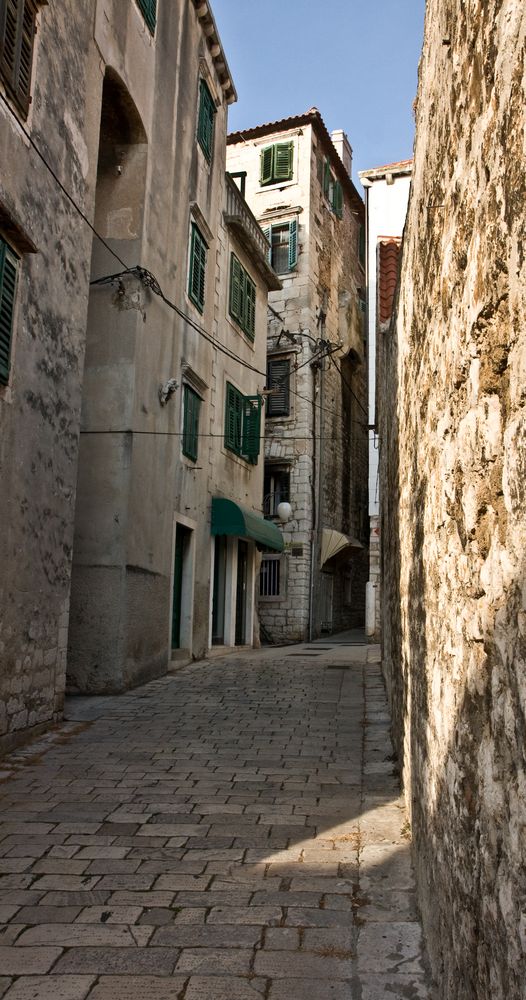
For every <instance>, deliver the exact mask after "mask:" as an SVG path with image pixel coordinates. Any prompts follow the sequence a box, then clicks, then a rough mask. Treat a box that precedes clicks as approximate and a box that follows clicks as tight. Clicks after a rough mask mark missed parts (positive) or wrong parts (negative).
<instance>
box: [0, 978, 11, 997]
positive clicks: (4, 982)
mask: <svg viewBox="0 0 526 1000" xmlns="http://www.w3.org/2000/svg"><path fill="white" fill-rule="evenodd" d="M11 982H12V980H11V979H8V977H7V976H0V997H3V996H4V994H5V993H6V991H7V990H8V989H9V987H10V985H11Z"/></svg>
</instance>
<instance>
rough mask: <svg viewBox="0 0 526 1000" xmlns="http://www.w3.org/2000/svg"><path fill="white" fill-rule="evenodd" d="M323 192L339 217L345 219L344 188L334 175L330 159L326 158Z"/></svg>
mask: <svg viewBox="0 0 526 1000" xmlns="http://www.w3.org/2000/svg"><path fill="white" fill-rule="evenodd" d="M323 193H324V195H325V197H326V199H327V201H328V202H329V205H330V206H331V208H332V211H333V212H334V214H335V215H337V216H338V218H339V219H343V188H342V186H341V184H340V182H339V181H337V180H336V178H335V177H334V175H333V173H332V170H331V163H330V160H329V159H326V160H325V166H324V168H323Z"/></svg>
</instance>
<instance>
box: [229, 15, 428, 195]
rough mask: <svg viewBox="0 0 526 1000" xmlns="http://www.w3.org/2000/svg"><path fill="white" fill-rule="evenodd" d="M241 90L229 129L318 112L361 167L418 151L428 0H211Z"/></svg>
mask: <svg viewBox="0 0 526 1000" xmlns="http://www.w3.org/2000/svg"><path fill="white" fill-rule="evenodd" d="M211 5H212V10H213V12H214V16H215V19H216V22H217V26H218V29H219V33H220V35H221V41H222V43H223V46H224V49H225V52H226V57H227V60H228V63H229V66H230V70H231V73H232V76H233V78H234V83H235V85H236V89H237V93H238V103H237V104H234V105H232V106H231V108H230V110H229V130H230V131H237V130H240V129H241V130H242V129H243V128H248V127H250V126H251V125H259V124H261V123H263V122H268V121H276V120H277V119H279V118H286V117H287V116H289V115H295V114H301V113H302V112H304V111H307V110H308V109H309V108H310V107H312V106H313V105H315V106H316V107H318V108H319V110H320V111H321V114H322V117H323V119H324V121H325V124H326V125H327V128H328V129H329V132H330V131H332V129H335V128H343V129H344V130H345V131H346V132H347V135H348V136H349V140H350V143H351V146H352V147H353V151H354V179H355V182H356V180H357V177H356V174H357V171H358V170H364V169H366V168H370V167H375V166H379V165H380V164H383V163H390V162H392V161H396V160H405V159H407V158H408V157H410V156H412V152H413V128H414V123H413V113H412V103H413V100H414V98H415V95H416V86H417V70H418V60H419V58H420V51H421V48H422V37H423V23H424V9H425V0H322V2H320V0H265V2H258V0H212V4H211Z"/></svg>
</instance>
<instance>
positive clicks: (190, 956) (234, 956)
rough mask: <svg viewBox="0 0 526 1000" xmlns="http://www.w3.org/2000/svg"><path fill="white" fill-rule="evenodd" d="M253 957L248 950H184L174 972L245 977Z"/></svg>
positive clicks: (249, 969)
mask: <svg viewBox="0 0 526 1000" xmlns="http://www.w3.org/2000/svg"><path fill="white" fill-rule="evenodd" d="M152 950H153V949H152ZM253 957H254V953H253V951H252V950H250V949H235V948H222V949H218V948H185V949H184V951H182V952H181V957H180V958H179V961H178V962H177V965H176V968H175V971H176V972H177V973H181V972H186V973H189V974H192V973H201V974H202V975H212V976H215V975H221V973H226V974H227V975H231V976H239V975H241V976H247V975H248V974H249V973H250V972H251V971H252V968H251V966H252V960H253Z"/></svg>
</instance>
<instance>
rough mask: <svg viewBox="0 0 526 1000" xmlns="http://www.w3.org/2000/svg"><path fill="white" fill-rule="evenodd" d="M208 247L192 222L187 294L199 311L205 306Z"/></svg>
mask: <svg viewBox="0 0 526 1000" xmlns="http://www.w3.org/2000/svg"><path fill="white" fill-rule="evenodd" d="M207 250H208V247H207V245H206V243H205V241H204V239H203V237H202V236H201V233H200V232H199V229H198V228H197V226H196V224H195V222H192V237H191V241H190V270H189V274H188V294H189V296H190V298H191V300H192V302H193V303H194V305H195V306H197V308H198V309H199V312H203V309H204V306H205V277H206V253H207Z"/></svg>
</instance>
